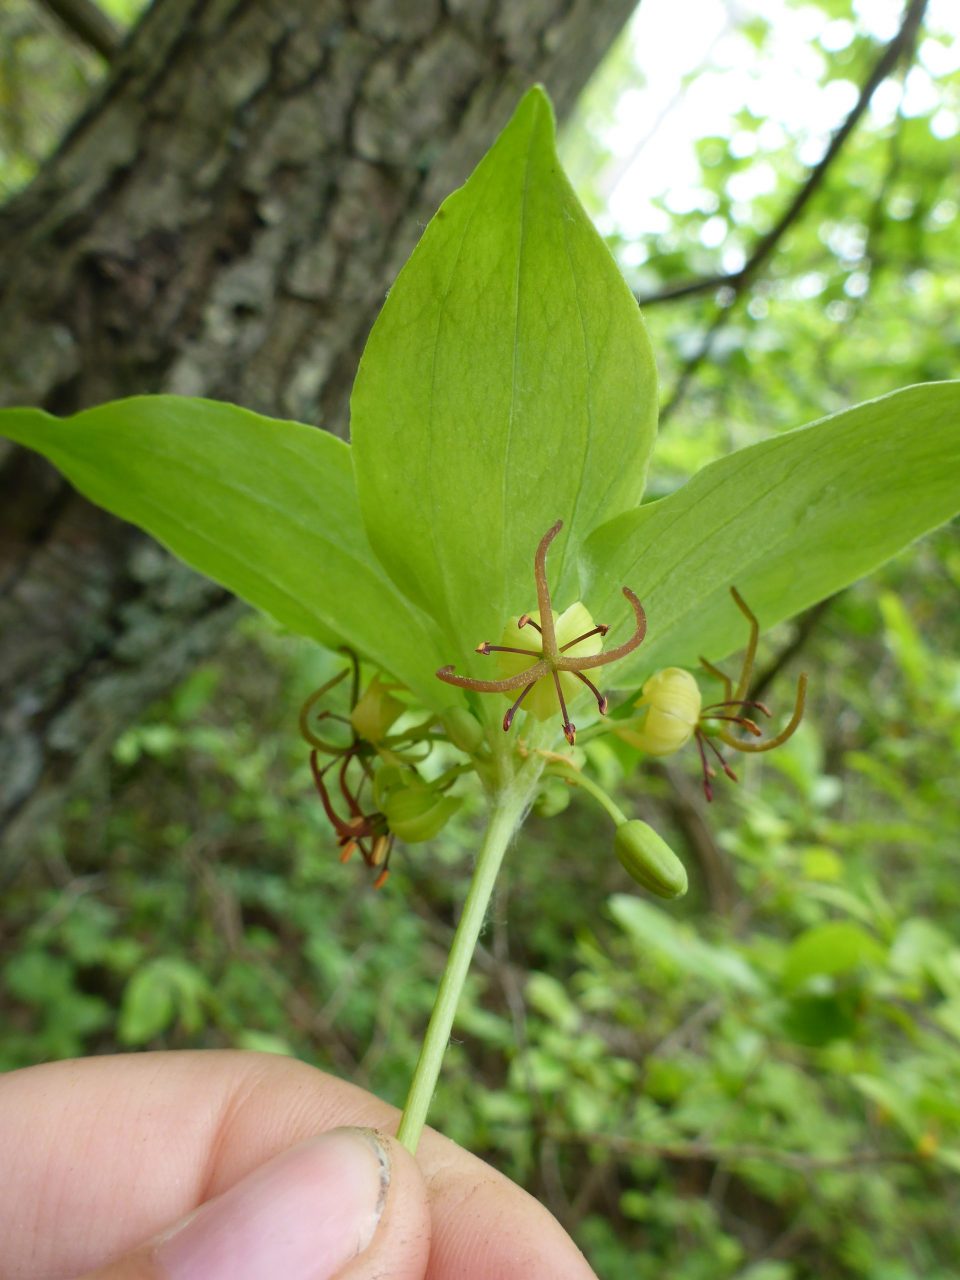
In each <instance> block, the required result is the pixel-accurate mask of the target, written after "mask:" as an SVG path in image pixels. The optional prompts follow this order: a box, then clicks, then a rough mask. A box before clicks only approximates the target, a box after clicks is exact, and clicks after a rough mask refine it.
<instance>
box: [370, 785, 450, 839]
mask: <svg viewBox="0 0 960 1280" xmlns="http://www.w3.org/2000/svg"><path fill="white" fill-rule="evenodd" d="M461 804H462V801H461V800H458V799H456V798H455V797H454V796H444V795H439V794H438V793H437V792H436V791H431V789H430V788H429V787H404V788H403V789H402V790H401V791H394V792H393V793H392V794H391V795H388V796H387V798H386V802H385V804H384V809H383V812H384V816H385V817H386V819H387V826H388V827H389V828H390V830H391V831H392V832H393V833H394V835H396V836H397V837H398V838H399V839H400V840H405V841H406V842H407V844H418V843H419V842H421V841H423V840H432V839H433V837H434V836H435V835H436V834H437V833H438V832H439V831H440V830H442V828H443V827H445V826H446V824H447V823H448V822H449V821H450V819H451V818H452V817H453V815H454V814H455V813H456V811H457V810H458V809H459V808H460V805H461Z"/></svg>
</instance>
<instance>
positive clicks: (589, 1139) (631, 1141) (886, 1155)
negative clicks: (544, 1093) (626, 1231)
mask: <svg viewBox="0 0 960 1280" xmlns="http://www.w3.org/2000/svg"><path fill="white" fill-rule="evenodd" d="M551 1136H552V1137H553V1138H554V1139H555V1140H556V1141H557V1142H563V1143H567V1144H568V1145H576V1146H598V1147H604V1148H605V1149H606V1150H608V1151H613V1152H616V1153H617V1154H618V1155H623V1156H640V1157H645V1158H649V1157H653V1158H655V1159H660V1160H678V1161H680V1160H689V1161H698V1162H700V1161H707V1162H709V1163H711V1164H715V1163H724V1164H729V1163H735V1162H737V1161H741V1160H766V1161H769V1162H770V1163H772V1164H779V1165H783V1166H784V1167H786V1168H788V1169H797V1170H799V1171H800V1172H815V1171H816V1170H819V1169H856V1168H858V1167H859V1166H860V1165H864V1164H913V1163H916V1162H917V1161H921V1160H924V1159H926V1158H927V1157H925V1156H923V1155H922V1154H921V1153H920V1152H917V1151H895V1152H885V1151H869V1150H867V1151H851V1152H849V1153H848V1154H846V1155H841V1156H815V1155H811V1154H810V1153H808V1152H806V1151H778V1150H777V1149H776V1148H775V1147H764V1146H758V1145H752V1144H749V1143H748V1144H745V1145H743V1146H730V1147H714V1146H711V1145H710V1144H709V1143H706V1142H644V1141H642V1140H641V1139H638V1138H627V1137H621V1136H619V1135H618V1134H613V1133H590V1132H583V1133H580V1132H575V1131H573V1130H558V1129H554V1130H551Z"/></svg>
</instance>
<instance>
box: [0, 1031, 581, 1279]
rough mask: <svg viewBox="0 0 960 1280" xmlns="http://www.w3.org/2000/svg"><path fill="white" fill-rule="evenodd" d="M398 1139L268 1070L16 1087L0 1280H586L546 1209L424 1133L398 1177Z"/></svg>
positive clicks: (187, 1063)
mask: <svg viewBox="0 0 960 1280" xmlns="http://www.w3.org/2000/svg"><path fill="white" fill-rule="evenodd" d="M398 1120H399V1112H397V1110H396V1109H395V1108H393V1107H389V1106H387V1104H386V1103H384V1102H381V1101H380V1100H379V1099H378V1098H375V1097H373V1096H372V1095H371V1094H369V1093H366V1092H364V1091H363V1090H362V1089H358V1088H357V1087H356V1086H355V1085H351V1084H347V1083H346V1082H344V1081H342V1080H337V1079H335V1078H334V1077H332V1076H327V1075H324V1074H323V1073H322V1072H319V1071H316V1070H314V1069H313V1068H312V1067H308V1066H306V1065H305V1064H304V1063H302V1062H296V1061H294V1060H292V1059H289V1058H281V1057H275V1056H271V1055H265V1054H253V1053H230V1052H212V1051H211V1052H200V1053H149V1054H136V1055H130V1056H127V1057H112V1058H107V1057H104V1058H88V1059H82V1060H78V1061H74V1062H57V1063H49V1064H46V1065H44V1066H39V1067H30V1068H27V1069H25V1070H23V1071H15V1072H12V1073H11V1074H9V1075H7V1076H4V1077H0V1164H3V1165H5V1166H6V1168H5V1171H4V1173H3V1175H2V1183H0V1185H2V1187H3V1194H2V1195H0V1241H2V1242H3V1247H2V1250H0V1280H41V1278H42V1280H67V1278H68V1277H69V1278H71V1280H72V1278H74V1277H78V1276H83V1277H85V1280H327V1278H328V1277H329V1278H330V1280H333V1277H336V1278H337V1280H374V1277H376V1278H377V1280H386V1278H387V1277H391V1278H392V1280H422V1278H424V1277H426V1278H428V1280H521V1278H522V1280H591V1278H592V1277H593V1272H592V1271H591V1270H590V1268H589V1267H588V1266H587V1264H586V1262H585V1261H584V1258H583V1255H582V1254H581V1253H580V1251H579V1250H578V1249H577V1247H576V1246H575V1245H574V1244H573V1242H572V1241H571V1240H570V1238H569V1237H568V1236H567V1235H566V1234H565V1232H564V1231H563V1230H562V1229H561V1227H560V1226H559V1224H558V1223H557V1222H556V1220H555V1219H554V1218H552V1217H551V1216H550V1214H549V1213H548V1212H547V1211H546V1209H544V1208H543V1207H542V1205H540V1204H538V1203H537V1202H536V1201H535V1200H533V1199H532V1198H531V1197H530V1196H528V1195H527V1194H526V1192H524V1191H522V1190H521V1189H520V1188H519V1187H517V1186H515V1185H514V1184H513V1183H511V1182H510V1181H508V1180H507V1179H506V1178H504V1177H503V1176H502V1175H501V1174H499V1173H497V1172H496V1171H495V1170H493V1169H491V1168H490V1167H489V1166H488V1165H486V1164H484V1163H483V1162H482V1161H481V1160H478V1159H477V1158H476V1157H475V1156H472V1155H470V1154H469V1153H467V1152H465V1151H462V1150H461V1149H460V1148H459V1147H457V1146H456V1145H455V1144H454V1143H452V1142H450V1141H449V1140H448V1139H446V1138H443V1137H441V1136H440V1135H439V1134H437V1133H434V1132H432V1131H431V1130H427V1131H426V1132H425V1133H424V1135H423V1140H422V1142H421V1144H420V1148H419V1151H418V1154H417V1158H416V1160H414V1159H413V1158H412V1157H411V1156H410V1155H409V1154H408V1153H407V1152H406V1151H405V1150H404V1149H403V1148H402V1147H400V1146H398V1144H397V1143H396V1142H395V1141H394V1140H393V1139H392V1138H389V1137H387V1136H385V1133H390V1132H393V1131H395V1129H396V1126H397V1122H398ZM344 1126H351V1127H350V1128H346V1127H344ZM355 1126H360V1127H362V1130H363V1131H358V1129H357V1128H355ZM372 1130H377V1131H378V1132H377V1133H376V1134H374V1133H373V1132H371V1131H372ZM199 1206H202V1208H200V1207H199ZM194 1211H196V1213H195V1212H194Z"/></svg>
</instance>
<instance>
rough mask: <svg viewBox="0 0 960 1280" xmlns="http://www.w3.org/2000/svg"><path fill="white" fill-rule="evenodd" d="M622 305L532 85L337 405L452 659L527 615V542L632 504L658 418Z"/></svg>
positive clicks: (365, 480)
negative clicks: (347, 396)
mask: <svg viewBox="0 0 960 1280" xmlns="http://www.w3.org/2000/svg"><path fill="white" fill-rule="evenodd" d="M655 379H656V375H655V369H654V363H653V357H652V354H651V351H650V345H649V342H648V340H647V336H646V332H645V330H644V327H643V323H642V321H641V319H640V315H639V312H638V310H637V306H636V303H635V301H634V299H633V297H632V296H631V294H630V292H629V290H628V289H627V286H626V284H625V283H624V281H623V278H622V277H621V275H620V273H619V271H618V270H617V267H616V266H615V264H614V262H613V259H612V258H611V256H610V254H609V252H608V250H607V248H606V246H605V245H604V244H603V242H602V241H601V239H600V237H599V236H598V235H597V232H596V231H595V229H594V228H593V226H592V224H591V223H590V220H589V219H588V218H587V216H586V214H585V213H584V211H583V209H582V207H581V206H580V203H579V201H578V200H577V198H576V196H575V195H574V193H573V191H572V189H571V187H570V185H569V183H568V182H567V180H566V178H565V176H564V174H563V172H562V170H561V168H560V165H559V162H558V160H557V156H556V151H555V140H554V123H553V115H552V112H551V109H550V104H549V102H548V101H547V98H546V96H545V95H544V94H543V92H542V91H541V90H539V89H533V90H531V91H530V92H529V93H528V94H527V95H526V97H525V98H524V99H523V101H522V102H521V103H520V106H519V107H518V108H517V111H516V113H515V115H514V117H513V119H512V120H511V121H510V123H509V124H508V125H507V127H506V129H505V130H504V132H503V133H502V134H501V135H500V138H499V139H498V141H497V142H496V143H495V145H494V146H493V148H492V149H491V150H490V152H489V153H488V154H487V156H486V157H485V158H484V159H483V160H482V161H481V162H480V164H479V166H478V167H477V169H476V171H475V172H474V174H473V176H472V177H471V178H470V179H469V181H468V182H467V183H466V185H465V186H463V187H462V188H461V189H460V190H459V191H457V192H455V193H454V194H453V195H452V196H451V197H450V198H449V199H448V200H447V201H446V202H445V203H444V205H443V206H442V207H441V209H440V210H439V212H438V213H437V214H436V216H435V217H434V219H433V221H432V222H431V223H430V225H429V226H428V228H427V230H426V232H425V233H424V236H423V239H422V240H421V241H420V244H419V246H418V247H417V249H416V250H415V252H414V254H413V256H412V257H411V259H410V261H409V262H408V263H407V265H406V267H405V268H404V270H403V271H402V272H401V274H400V276H399V278H398V280H397V282H396V284H395V285H394V287H393V289H392V291H391V293H390V295H389V297H388V299H387V302H386V304H385V305H384V308H383V311H382V312H381V314H380V318H379V319H378V321H377V323H376V325H375V327H374V329H373V332H372V333H371V336H370V339H369V341H368V343H367V348H366V351H365V352H364V356H363V360H362V362H361V365H360V370H359V374H358V376H357V381H356V384H355V387H354V392H353V400H352V405H351V423H352V425H351V430H352V439H353V449H354V461H355V465H356V469H357V484H358V490H359V493H360V501H361V507H362V510H363V517H364V520H365V521H366V524H367V527H368V530H369V532H370V537H371V540H372V542H373V545H374V547H375V549H376V551H377V553H378V554H379V556H380V558H381V559H382V561H383V562H384V564H385V565H387V566H388V568H389V570H390V572H391V573H392V574H393V576H394V578H395V579H396V581H397V582H398V583H399V584H400V585H401V587H402V588H403V590H404V591H405V592H406V594H408V595H409V596H411V597H412V598H414V599H416V600H417V601H418V602H419V603H420V604H421V605H422V606H423V607H424V608H425V609H427V610H429V611H431V612H433V613H434V614H435V615H436V616H437V617H438V618H440V619H441V620H442V622H443V624H444V625H445V627H446V628H447V629H448V632H449V636H450V641H451V644H452V646H453V651H452V652H450V653H449V654H448V660H453V659H454V658H457V657H458V656H459V653H458V652H457V651H456V650H457V649H458V648H459V650H460V652H464V651H466V652H469V651H470V650H471V649H472V648H473V646H474V645H475V644H476V643H477V642H478V641H480V640H483V639H485V638H491V637H495V636H497V635H499V633H500V630H501V628H502V626H503V624H504V622H505V620H506V619H507V617H508V616H509V615H510V614H511V613H512V614H514V615H516V614H517V613H519V612H521V611H523V610H526V609H530V608H533V607H535V605H536V600H535V597H534V594H533V582H532V563H533V554H534V551H535V549H536V546H537V543H538V542H539V540H540V538H541V537H542V536H543V534H544V533H545V532H546V530H547V529H548V528H549V527H550V525H552V524H553V523H554V521H555V520H557V519H559V518H563V519H564V520H565V521H566V527H565V529H564V533H563V535H562V536H561V540H560V541H558V543H557V544H556V546H555V547H554V549H553V550H552V552H551V567H550V572H551V577H552V580H553V581H554V582H555V583H556V584H557V585H558V588H559V589H561V590H562V589H563V583H564V579H566V581H567V582H568V584H570V585H571V587H572V585H573V583H574V572H573V570H574V565H573V563H572V559H571V558H570V557H568V556H567V555H566V547H567V545H568V544H567V542H566V539H567V538H569V539H570V540H571V541H572V542H573V543H574V544H577V543H579V542H580V541H582V540H583V538H584V537H585V536H586V534H587V533H588V532H589V530H590V529H591V528H593V527H594V526H595V525H596V524H598V523H600V522H601V521H602V520H605V519H608V518H609V517H610V516H612V515H616V514H617V513H618V512H621V511H624V510H627V509H629V508H630V507H632V506H633V505H634V504H635V503H636V502H637V501H638V500H639V498H640V495H641V493H642V491H643V483H644V475H645V470H646V462H647V456H648V454H649V451H650V447H651V444H652V441H653V435H654V430H655V422H656V380H655Z"/></svg>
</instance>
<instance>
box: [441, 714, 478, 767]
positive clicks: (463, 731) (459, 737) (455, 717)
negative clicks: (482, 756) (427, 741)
mask: <svg viewBox="0 0 960 1280" xmlns="http://www.w3.org/2000/svg"><path fill="white" fill-rule="evenodd" d="M443 727H444V728H445V729H446V731H447V737H448V738H449V739H450V741H451V742H452V743H453V745H454V746H455V747H456V748H457V749H458V750H459V751H463V752H465V753H466V755H468V756H472V755H476V753H477V752H478V751H479V750H480V748H481V746H482V745H483V728H482V727H481V725H480V722H479V720H477V718H476V717H475V716H472V715H471V714H470V712H469V711H467V709H466V708H465V707H451V708H450V709H449V711H445V712H444V713H443Z"/></svg>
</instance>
